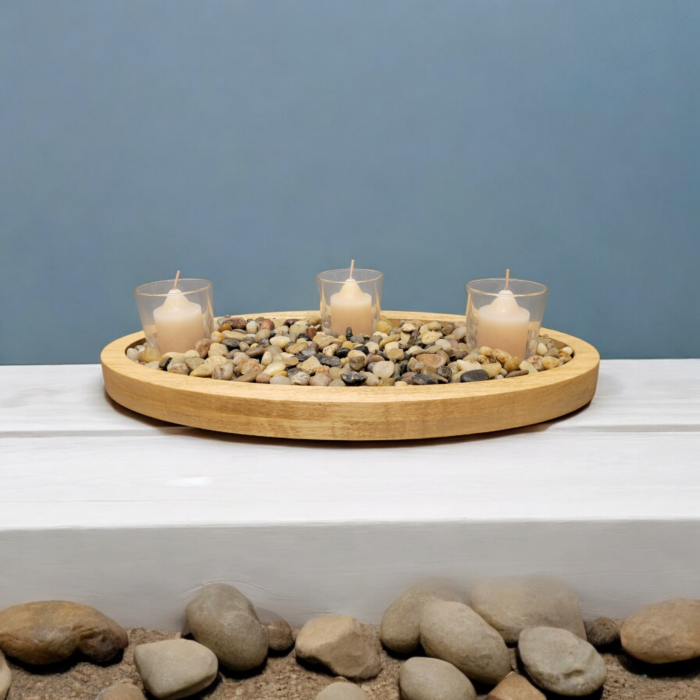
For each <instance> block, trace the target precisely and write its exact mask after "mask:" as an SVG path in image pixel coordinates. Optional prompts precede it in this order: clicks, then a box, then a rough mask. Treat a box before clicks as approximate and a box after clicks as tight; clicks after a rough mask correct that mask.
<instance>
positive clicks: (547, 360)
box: [542, 356, 559, 370]
mask: <svg viewBox="0 0 700 700" xmlns="http://www.w3.org/2000/svg"><path fill="white" fill-rule="evenodd" d="M555 367H559V358H558V357H551V356H547V357H543V358H542V369H544V370H547V369H554V368H555Z"/></svg>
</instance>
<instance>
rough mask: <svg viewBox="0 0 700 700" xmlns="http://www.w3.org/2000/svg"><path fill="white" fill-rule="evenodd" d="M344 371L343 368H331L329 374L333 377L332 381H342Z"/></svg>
mask: <svg viewBox="0 0 700 700" xmlns="http://www.w3.org/2000/svg"><path fill="white" fill-rule="evenodd" d="M344 371H345V370H344V369H343V368H342V367H331V368H330V370H329V374H330V375H331V379H340V378H341V375H342V374H343V372H344Z"/></svg>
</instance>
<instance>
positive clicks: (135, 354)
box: [126, 348, 140, 362]
mask: <svg viewBox="0 0 700 700" xmlns="http://www.w3.org/2000/svg"><path fill="white" fill-rule="evenodd" d="M139 354H140V353H139V351H138V350H137V349H136V348H127V351H126V356H127V357H128V358H129V359H130V360H133V361H134V362H138V361H139Z"/></svg>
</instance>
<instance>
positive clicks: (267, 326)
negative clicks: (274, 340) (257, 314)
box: [260, 318, 275, 337]
mask: <svg viewBox="0 0 700 700" xmlns="http://www.w3.org/2000/svg"><path fill="white" fill-rule="evenodd" d="M274 329H275V322H274V321H273V320H272V319H270V318H264V319H263V320H262V321H261V323H260V330H268V331H272V330H274ZM268 337H269V336H268Z"/></svg>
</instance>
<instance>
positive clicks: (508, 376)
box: [506, 369, 530, 379]
mask: <svg viewBox="0 0 700 700" xmlns="http://www.w3.org/2000/svg"><path fill="white" fill-rule="evenodd" d="M528 374H530V373H529V372H528V371H527V370H526V369H518V370H516V371H515V372H508V374H506V379H513V377H524V376H526V375H528Z"/></svg>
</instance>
